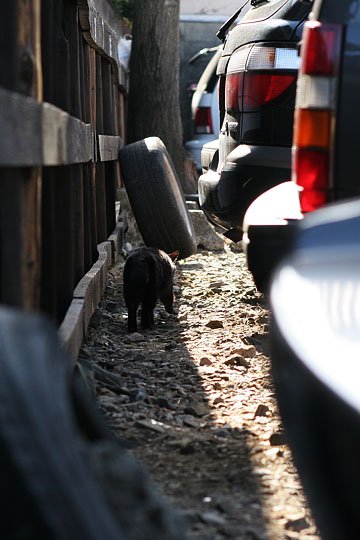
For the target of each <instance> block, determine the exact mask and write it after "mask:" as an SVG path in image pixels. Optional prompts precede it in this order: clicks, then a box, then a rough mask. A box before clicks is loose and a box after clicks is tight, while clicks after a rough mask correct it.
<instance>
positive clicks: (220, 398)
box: [213, 396, 224, 405]
mask: <svg viewBox="0 0 360 540" xmlns="http://www.w3.org/2000/svg"><path fill="white" fill-rule="evenodd" d="M219 403H224V398H223V397H221V396H218V397H216V398H215V399H214V401H213V404H214V405H219Z"/></svg>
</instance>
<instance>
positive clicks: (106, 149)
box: [98, 135, 124, 161]
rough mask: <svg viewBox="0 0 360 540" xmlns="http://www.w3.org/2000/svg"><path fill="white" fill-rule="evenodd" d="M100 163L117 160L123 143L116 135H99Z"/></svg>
mask: <svg viewBox="0 0 360 540" xmlns="http://www.w3.org/2000/svg"><path fill="white" fill-rule="evenodd" d="M98 139H99V154H100V161H114V160H116V159H119V152H120V149H121V148H122V147H123V146H124V141H123V140H122V138H121V137H119V136H117V135H99V136H98Z"/></svg>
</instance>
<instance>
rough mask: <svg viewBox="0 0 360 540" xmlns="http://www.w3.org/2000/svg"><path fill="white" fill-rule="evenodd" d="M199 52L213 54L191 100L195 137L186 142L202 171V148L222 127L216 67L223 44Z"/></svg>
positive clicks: (199, 169)
mask: <svg viewBox="0 0 360 540" xmlns="http://www.w3.org/2000/svg"><path fill="white" fill-rule="evenodd" d="M204 51H206V52H204V53H203V52H202V51H199V54H200V53H201V54H211V59H210V60H209V62H208V64H207V66H206V68H205V70H204V71H203V73H202V75H201V77H200V79H199V82H198V83H197V85H196V89H195V91H194V94H193V97H192V100H191V116H192V123H193V138H192V139H190V140H189V141H187V142H186V143H185V148H186V150H187V152H188V154H189V155H190V156H191V157H192V158H193V160H194V162H195V164H196V168H197V170H198V171H199V172H201V150H202V147H203V145H204V144H206V143H207V142H209V141H212V140H213V139H215V138H216V137H217V134H218V133H219V129H220V113H219V99H218V93H219V89H218V80H219V77H218V76H217V74H216V68H217V64H218V61H219V58H220V56H221V46H218V47H212V48H210V49H205V50H204Z"/></svg>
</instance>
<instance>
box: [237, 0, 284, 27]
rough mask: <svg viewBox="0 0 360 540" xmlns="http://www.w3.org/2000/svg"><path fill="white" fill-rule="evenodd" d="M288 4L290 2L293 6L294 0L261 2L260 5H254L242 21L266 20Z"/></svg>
mask: <svg viewBox="0 0 360 540" xmlns="http://www.w3.org/2000/svg"><path fill="white" fill-rule="evenodd" d="M286 4H289V6H291V5H292V4H293V1H292V0H268V2H266V3H263V2H262V3H260V2H259V4H258V5H255V6H252V9H250V10H249V11H248V12H247V13H246V15H245V16H244V17H243V18H242V20H241V22H240V24H241V23H247V22H250V21H251V22H252V21H264V20H265V19H269V18H270V17H272V16H273V15H275V13H276V12H277V11H279V10H280V9H281V8H282V7H283V6H285V5H286Z"/></svg>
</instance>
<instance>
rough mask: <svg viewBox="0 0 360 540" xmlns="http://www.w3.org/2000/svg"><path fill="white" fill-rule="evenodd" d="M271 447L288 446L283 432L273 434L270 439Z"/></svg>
mask: <svg viewBox="0 0 360 540" xmlns="http://www.w3.org/2000/svg"><path fill="white" fill-rule="evenodd" d="M269 442H270V444H271V446H283V445H285V444H286V439H285V434H284V433H282V432H279V433H272V435H270V438H269Z"/></svg>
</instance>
